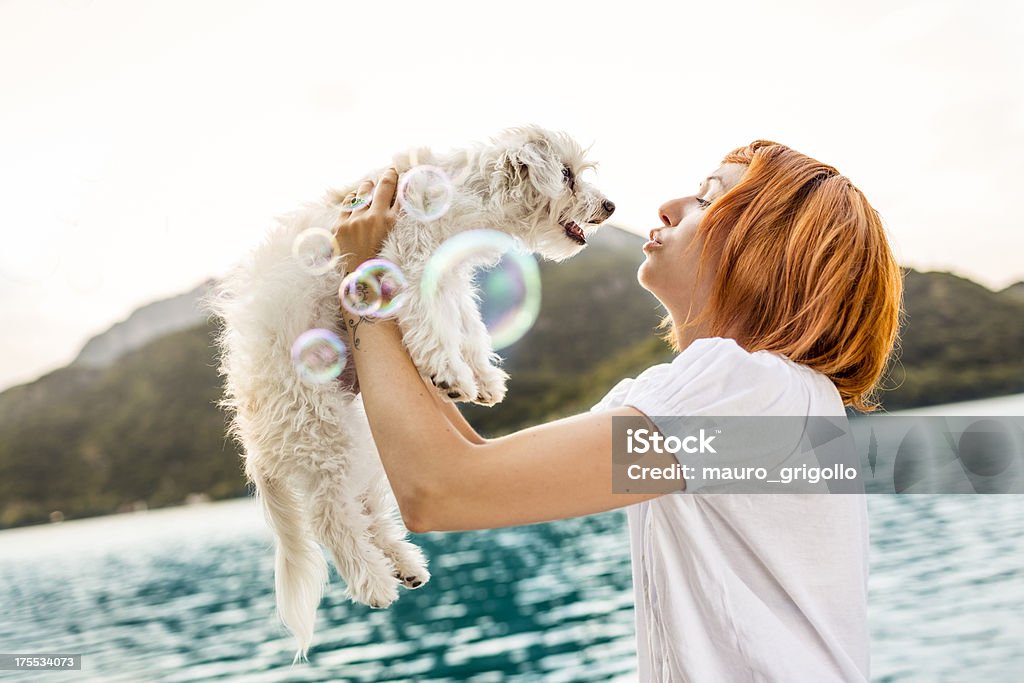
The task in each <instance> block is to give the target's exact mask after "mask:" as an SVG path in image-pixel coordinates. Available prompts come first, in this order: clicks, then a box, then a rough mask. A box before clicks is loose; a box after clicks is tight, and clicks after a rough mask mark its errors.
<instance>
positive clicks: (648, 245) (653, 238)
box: [643, 230, 661, 251]
mask: <svg viewBox="0 0 1024 683" xmlns="http://www.w3.org/2000/svg"><path fill="white" fill-rule="evenodd" d="M657 232H658V231H657V230H651V232H650V233H649V235H648V237H650V239H649V240H648V241H647V242H644V246H643V250H644V251H650V250H651V249H656V248H658V247H660V246H661V241H660V240H659V239H658V235H657Z"/></svg>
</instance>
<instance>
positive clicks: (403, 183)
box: [397, 165, 455, 221]
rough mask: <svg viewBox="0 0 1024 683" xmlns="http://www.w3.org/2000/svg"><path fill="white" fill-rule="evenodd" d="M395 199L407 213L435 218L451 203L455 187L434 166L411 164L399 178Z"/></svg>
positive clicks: (428, 218) (423, 219) (419, 217)
mask: <svg viewBox="0 0 1024 683" xmlns="http://www.w3.org/2000/svg"><path fill="white" fill-rule="evenodd" d="M397 196H398V202H399V204H401V206H402V209H403V210H404V211H405V212H406V213H407V214H409V215H410V216H412V217H414V218H416V219H418V220H421V221H436V220H437V219H438V218H440V217H441V216H443V215H444V214H445V212H446V211H448V208H449V207H450V206H451V205H452V197H454V196H455V187H454V186H453V185H452V181H451V179H450V178H449V177H448V174H446V173H445V172H444V171H443V170H441V169H440V168H438V167H437V166H428V165H422V166H414V167H413V168H411V169H409V170H408V171H406V172H405V173H403V174H402V178H401V180H399V181H398V191H397Z"/></svg>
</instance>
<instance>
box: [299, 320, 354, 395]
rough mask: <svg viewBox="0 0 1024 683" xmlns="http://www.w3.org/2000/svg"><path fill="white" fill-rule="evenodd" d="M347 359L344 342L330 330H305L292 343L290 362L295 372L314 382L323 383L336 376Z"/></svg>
mask: <svg viewBox="0 0 1024 683" xmlns="http://www.w3.org/2000/svg"><path fill="white" fill-rule="evenodd" d="M347 360H348V351H347V349H346V348H345V344H344V343H343V342H342V341H341V339H339V338H338V335H336V334H335V333H334V332H331V331H330V330H325V329H321V328H314V329H312V330H306V331H305V332H303V333H302V334H300V335H299V336H298V338H297V339H296V340H295V343H294V344H292V363H293V364H294V365H295V370H296V372H298V373H299V376H300V377H301V378H303V379H304V380H307V381H310V382H313V383H314V384H323V383H324V382H329V381H331V380H332V379H334V378H336V377H337V376H338V375H340V374H341V371H342V370H343V369H344V368H345V363H346V361H347Z"/></svg>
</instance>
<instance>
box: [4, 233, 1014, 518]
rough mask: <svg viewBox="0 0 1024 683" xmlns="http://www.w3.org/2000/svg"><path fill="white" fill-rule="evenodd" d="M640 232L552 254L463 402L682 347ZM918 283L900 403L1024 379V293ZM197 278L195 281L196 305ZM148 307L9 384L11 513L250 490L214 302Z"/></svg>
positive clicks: (556, 400) (532, 393) (514, 401)
mask: <svg viewBox="0 0 1024 683" xmlns="http://www.w3.org/2000/svg"><path fill="white" fill-rule="evenodd" d="M641 243H642V240H641V239H640V238H636V237H632V236H630V235H626V234H619V233H617V232H616V231H612V230H609V231H606V232H603V233H602V236H601V239H599V240H597V241H595V242H594V243H593V244H592V245H591V246H590V247H589V248H588V249H586V250H585V251H584V252H583V253H582V254H580V255H579V256H577V257H576V258H574V259H572V260H570V261H566V262H565V263H561V264H550V263H542V264H541V278H542V306H541V312H540V317H539V319H538V320H537V322H536V324H535V325H534V326H533V327H532V328H531V330H530V331H529V333H528V334H527V335H526V336H525V337H524V338H523V339H521V340H520V341H519V342H517V343H516V344H514V345H512V346H511V347H509V348H507V349H504V350H502V351H501V352H500V353H501V354H502V355H503V356H504V358H505V367H506V369H507V370H508V371H509V372H510V374H511V377H512V378H511V380H510V382H509V392H508V396H507V397H506V399H505V401H504V402H503V403H502V404H501V405H500V406H497V407H495V408H481V407H478V406H468V407H465V408H464V412H465V414H466V416H467V418H468V419H469V420H470V421H471V422H472V423H473V424H474V426H475V427H476V428H477V429H478V430H479V431H480V432H481V433H482V434H484V435H486V436H496V435H500V434H502V433H507V432H509V431H511V430H514V429H518V428H522V427H524V426H527V425H532V424H537V423H539V422H542V421H545V420H550V419H554V418H558V417H563V416H565V415H570V414H574V413H578V412H582V411H585V410H587V409H589V408H590V406H591V405H593V404H594V403H596V402H597V401H598V400H599V399H600V398H601V397H602V396H603V395H604V394H605V393H606V392H607V391H608V390H609V389H611V387H612V386H614V385H615V383H616V382H618V381H619V380H620V379H622V378H623V377H633V376H636V375H637V374H638V373H639V372H641V371H642V370H643V369H645V368H647V367H650V366H651V365H653V364H655V363H661V362H666V361H669V360H671V358H672V352H671V351H670V350H669V349H668V347H667V346H666V345H665V344H664V343H663V342H662V341H661V340H660V339H659V338H658V333H657V331H656V330H655V327H656V325H657V323H658V321H659V319H660V317H661V315H662V311H661V308H660V305H659V304H658V303H657V301H656V300H655V299H654V298H653V297H652V296H651V295H650V294H649V293H647V292H645V291H644V290H643V289H641V288H640V287H639V285H637V284H636V269H637V266H638V265H639V263H640V262H641V260H642V258H643V256H642V253H641V252H640V249H639V247H640V244H641ZM905 282H906V298H905V309H906V315H905V319H904V325H903V328H902V340H901V345H900V351H899V355H898V362H896V363H894V365H893V368H892V370H891V372H890V373H889V375H888V376H887V378H886V379H885V381H884V386H885V387H886V391H884V392H883V403H884V405H885V407H886V408H887V409H890V410H894V409H897V408H905V407H912V406H918V405H929V404H936V403H946V402H950V401H960V400H967V399H972V398H981V397H984V396H994V395H1000V394H1007V393H1016V392H1024V354H1022V353H1021V350H1022V349H1024V301H1021V300H1019V299H1018V298H1016V297H1015V296H1012V295H1007V293H1006V291H1005V290H1004V291H1002V292H992V291H990V290H988V289H986V288H984V287H982V286H981V285H978V284H976V283H974V282H971V281H970V280H966V279H963V278H960V277H956V276H954V275H951V274H949V273H919V272H916V271H910V272H908V273H907V275H906V280H905ZM207 286H208V285H207ZM196 291H198V290H194V291H193V292H190V293H188V294H186V295H183V296H182V302H184V303H182V302H179V304H180V305H181V308H182V309H186V310H187V308H188V305H189V304H188V302H189V301H193V300H194V296H195V294H196ZM175 299H178V297H175ZM169 301H170V300H169ZM160 303H165V302H160ZM179 304H175V305H179ZM146 308H147V309H148V308H150V307H146ZM140 310H141V309H140ZM147 317H148V315H147V316H146V317H142V316H140V317H136V315H134V314H133V316H132V317H130V318H129V320H128V321H125V323H121V325H129V324H131V325H137V326H138V327H136V328H135V329H136V332H135V333H134V334H136V335H137V336H134V337H131V335H128V334H127V333H125V334H124V336H123V337H116V338H117V339H126V338H129V337H131V338H133V339H134V340H135V342H136V343H138V344H141V345H138V346H137V347H136V348H133V349H129V347H130V346H131V344H127V343H125V344H121V342H115V341H114V339H115V336H111V337H110V338H108V340H107V341H106V342H104V345H105V346H106V347H107V350H106V355H107V357H110V358H111V359H112V360H110V361H108V362H106V363H98V362H92V363H86V362H76V363H73V364H72V365H70V366H68V367H65V368H62V369H60V370H57V371H55V372H53V373H50V374H48V375H46V376H44V377H42V378H40V379H39V380H37V381H35V382H32V383H30V384H25V385H21V386H17V387H13V388H11V389H9V390H7V391H5V392H2V393H0V527H8V526H18V525H23V524H33V523H39V522H44V521H47V520H48V519H49V518H50V514H51V512H54V513H55V511H58V510H59V511H61V513H62V515H63V517H64V518H66V519H71V518H75V517H85V516H89V515H97V514H105V513H109V512H114V511H118V510H126V509H134V508H139V507H143V506H148V507H160V506H164V505H173V504H179V503H181V502H183V501H185V500H186V499H188V498H190V497H192V498H195V497H202V496H207V497H209V498H213V499H219V498H226V497H233V496H239V495H244V494H245V493H246V486H245V481H244V479H243V475H242V463H241V459H240V458H239V454H238V448H237V446H236V444H235V443H234V442H232V441H230V440H228V439H227V438H226V437H225V435H224V431H225V421H226V419H225V418H226V416H225V415H224V414H223V413H221V412H220V411H219V410H218V409H217V408H216V405H215V403H216V401H217V400H218V398H219V397H220V392H221V380H220V377H219V376H218V375H217V370H216V367H217V358H216V350H215V349H214V348H213V341H212V340H213V337H212V335H213V333H214V327H213V324H212V323H211V322H209V321H207V320H206V319H205V316H202V315H200V317H199V321H198V324H196V325H193V326H189V327H187V328H185V329H178V330H175V331H173V332H171V333H169V334H164V335H162V336H156V337H151V338H150V340H149V341H148V342H139V340H140V339H142V337H144V336H145V334H146V333H147V332H146V329H147V326H146V325H143V324H142V323H141V322H132V321H142V320H144V319H146V318H147ZM183 319H187V318H185V317H183V318H179V320H183ZM151 322H152V321H151ZM152 324H153V325H159V324H161V323H159V322H152ZM116 327H117V326H115V328H116ZM148 329H149V331H150V332H152V329H154V328H153V327H149V328H148ZM111 332H113V328H112V330H111ZM117 334H118V335H121V334H122V333H120V332H118V333H117ZM101 337H102V335H101ZM98 343H99V342H98ZM118 344H121V345H120V346H119V345H118ZM115 349H116V351H115ZM97 357H103V354H99V355H98V356H97ZM54 516H55V517H57V518H59V517H60V515H57V514H55V515H54Z"/></svg>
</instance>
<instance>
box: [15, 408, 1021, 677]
mask: <svg viewBox="0 0 1024 683" xmlns="http://www.w3.org/2000/svg"><path fill="white" fill-rule="evenodd" d="M973 408H975V409H977V410H979V411H981V412H979V413H972V412H970V411H971V410H972V406H971V405H966V404H965V405H959V406H957V407H956V408H955V409H953V410H952V411H949V409H948V407H947V412H946V414H950V415H953V414H959V415H969V414H986V415H999V414H1003V415H1007V414H1013V415H1021V414H1024V395H1022V396H1016V397H1008V398H1006V399H998V400H995V401H994V402H993V401H992V400H989V401H988V402H987V403H986V404H984V405H982V406H981V407H978V406H973ZM940 411H941V409H940ZM868 501H869V510H870V513H871V562H872V573H871V594H870V605H869V607H870V617H871V630H872V674H873V675H872V679H873V680H874V681H880V682H881V681H885V682H895V681H900V682H904V681H965V682H971V683H974V682H975V681H987V682H997V683H998V682H1005V683H1010V682H1011V681H1012V682H1017V681H1020V680H1022V677H1024V675H1022V672H1024V496H1016V495H1005V496H995V495H992V496H980V495H972V496H924V495H903V496H890V495H873V496H869V497H868ZM416 540H417V541H418V542H419V543H420V544H421V545H422V546H423V547H424V549H425V551H426V553H427V554H428V556H429V557H430V559H431V571H432V572H433V579H432V580H431V582H430V583H428V584H427V585H426V586H424V587H422V588H420V589H419V590H417V591H404V590H403V592H402V597H401V598H400V599H399V600H398V602H396V603H395V604H394V605H393V606H392V607H391V608H390V609H387V610H370V609H368V608H366V607H363V606H360V605H353V604H351V603H348V602H346V601H345V600H344V599H343V598H342V596H341V593H342V589H341V584H340V583H339V582H340V579H339V578H338V575H337V574H336V573H335V571H334V569H333V567H332V568H331V581H332V582H331V584H330V586H329V587H328V589H327V593H326V595H325V597H324V600H323V602H322V603H321V606H320V611H319V613H318V617H317V631H316V634H315V643H314V646H313V649H312V650H311V652H310V662H309V664H298V665H296V666H294V667H292V666H291V660H292V655H293V653H294V644H293V641H292V638H291V636H290V635H289V634H288V633H287V632H286V631H285V629H284V627H283V626H281V625H280V624H279V622H278V621H277V617H276V615H275V613H274V596H273V550H272V541H271V537H270V535H269V533H268V532H267V530H266V528H265V526H264V523H263V520H262V517H261V516H260V514H259V512H258V510H257V508H256V506H255V502H254V501H253V500H251V499H240V500H234V501H226V502H219V503H210V504H200V505H192V506H186V507H179V508H171V509H164V510H152V511H149V512H144V513H132V514H126V515H115V516H111V517H103V518H97V519H87V520H76V521H69V522H64V523H61V524H54V525H46V526H40V527H28V528H23V529H12V530H8V531H3V532H0V652H7V653H32V652H40V653H41V652H49V653H60V652H65V653H80V654H82V655H83V670H82V671H74V672H46V673H40V674H36V675H26V674H24V673H21V672H10V671H8V672H0V680H18V681H33V680H38V681H64V680H68V681H72V680H73V681H132V682H133V683H134V682H139V681H211V680H232V681H246V682H248V681H253V682H258V681H275V682H276V681H398V680H419V681H480V682H485V681H607V680H613V681H618V680H623V681H628V680H632V679H633V678H634V652H635V646H634V642H633V637H634V633H633V607H632V593H631V581H630V566H629V544H628V536H627V533H626V528H625V514H624V513H623V512H622V511H614V512H610V513H605V514H601V515H594V516H590V517H585V518H580V519H574V520H566V521H562V522H556V523H551V524H540V525H533V526H529V527H521V528H516V529H503V530H495V531H480V532H467V533H458V534H425V535H422V536H418V537H416ZM716 683H717V682H716Z"/></svg>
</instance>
